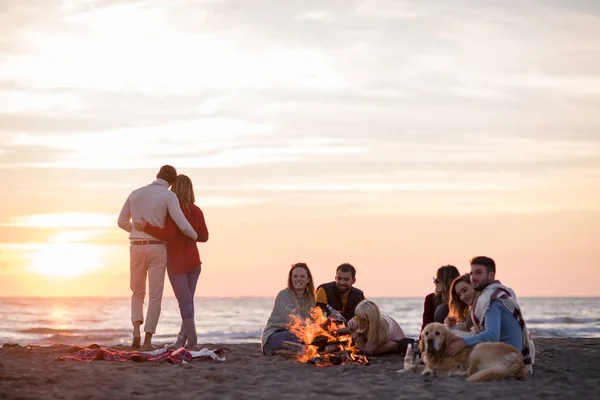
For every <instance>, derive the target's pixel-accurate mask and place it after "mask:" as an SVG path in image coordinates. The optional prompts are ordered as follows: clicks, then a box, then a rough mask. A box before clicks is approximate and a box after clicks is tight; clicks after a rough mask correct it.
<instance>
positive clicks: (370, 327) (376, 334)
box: [348, 300, 414, 355]
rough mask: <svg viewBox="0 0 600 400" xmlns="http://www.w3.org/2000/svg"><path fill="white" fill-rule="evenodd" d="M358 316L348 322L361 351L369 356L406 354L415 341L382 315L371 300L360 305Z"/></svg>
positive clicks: (357, 311) (388, 317) (357, 309)
mask: <svg viewBox="0 0 600 400" xmlns="http://www.w3.org/2000/svg"><path fill="white" fill-rule="evenodd" d="M355 314H356V316H355V317H354V318H352V319H351V320H350V321H348V328H350V330H351V331H352V332H353V335H352V336H353V337H354V340H356V342H357V343H358V347H359V349H360V350H361V351H362V352H363V353H365V354H367V355H381V354H385V353H405V352H406V347H407V345H408V344H409V343H413V342H414V340H412V339H409V338H407V337H406V335H405V334H404V331H402V328H401V327H400V325H398V323H397V322H396V321H394V319H392V318H391V317H390V316H388V315H385V314H382V313H381V311H379V307H378V306H377V304H375V303H374V302H373V301H371V300H363V301H361V302H360V303H358V306H356V310H355Z"/></svg>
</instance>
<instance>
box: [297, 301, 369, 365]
mask: <svg viewBox="0 0 600 400" xmlns="http://www.w3.org/2000/svg"><path fill="white" fill-rule="evenodd" d="M342 328H344V324H336V323H335V322H333V321H331V320H329V319H328V318H327V317H326V316H325V315H324V314H323V311H322V310H321V308H320V307H314V308H312V309H311V311H310V318H304V319H303V318H301V317H299V316H296V315H290V323H289V324H288V329H289V331H290V332H292V333H293V334H294V335H296V337H298V338H299V339H300V341H301V342H302V343H303V344H304V346H305V347H304V351H303V353H302V354H301V355H299V356H298V361H300V362H303V363H306V362H309V361H310V360H312V362H313V363H314V364H315V365H317V366H328V365H335V364H346V363H349V362H356V363H360V364H368V360H367V358H366V357H365V356H362V355H359V350H358V347H357V346H353V345H352V336H351V335H350V334H342V335H337V334H336V331H338V330H340V329H342ZM316 338H319V339H320V341H321V342H325V343H326V344H325V348H326V351H325V352H324V353H323V354H319V346H316V345H314V344H313V343H314V341H315V339H316ZM335 354H341V355H343V356H342V357H339V356H336V355H335ZM335 357H338V359H337V360H334V358H335Z"/></svg>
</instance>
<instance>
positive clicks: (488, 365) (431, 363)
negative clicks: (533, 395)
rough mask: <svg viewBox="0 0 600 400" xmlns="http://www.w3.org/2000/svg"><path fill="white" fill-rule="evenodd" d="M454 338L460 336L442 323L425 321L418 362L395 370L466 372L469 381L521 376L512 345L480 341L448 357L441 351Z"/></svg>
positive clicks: (444, 373) (522, 370)
mask: <svg viewBox="0 0 600 400" xmlns="http://www.w3.org/2000/svg"><path fill="white" fill-rule="evenodd" d="M456 340H460V338H459V337H458V336H456V335H454V334H453V333H452V332H450V330H448V328H446V326H445V325H444V324H440V323H438V322H432V323H430V324H428V325H427V326H426V327H425V329H423V332H422V333H421V341H420V342H419V351H421V355H422V361H421V362H419V363H417V364H414V365H412V366H410V367H408V368H405V369H402V370H400V371H398V372H402V373H404V372H411V371H412V372H421V373H422V374H423V375H429V374H434V375H437V376H451V375H466V376H467V381H469V382H483V381H487V380H490V379H503V378H510V377H514V378H518V379H523V378H525V375H526V370H525V364H523V357H522V355H521V353H519V351H518V350H517V349H515V348H514V347H513V346H511V345H508V344H506V343H500V342H486V343H480V344H478V345H476V346H475V347H473V348H470V347H465V348H464V349H463V350H461V351H460V352H459V353H458V354H456V355H455V356H452V357H450V356H448V355H446V354H445V351H446V347H447V346H448V345H449V344H450V343H452V342H454V341H456Z"/></svg>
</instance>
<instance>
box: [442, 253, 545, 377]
mask: <svg viewBox="0 0 600 400" xmlns="http://www.w3.org/2000/svg"><path fill="white" fill-rule="evenodd" d="M471 284H472V285H473V288H474V289H475V290H477V291H480V292H481V293H480V294H479V297H478V299H477V303H476V304H475V307H474V308H473V310H472V312H471V318H472V320H473V324H474V326H475V330H476V331H477V334H476V335H474V336H471V337H467V338H464V339H460V340H457V341H456V342H454V343H452V344H451V345H450V348H449V350H448V353H449V354H450V355H455V354H457V353H458V352H460V351H461V350H462V349H463V348H465V347H466V346H469V347H473V346H475V345H476V344H478V343H482V342H503V343H506V344H509V345H511V346H513V347H514V348H516V349H517V350H519V351H520V352H521V354H522V355H523V362H524V363H525V367H526V368H527V370H528V371H529V372H532V371H533V367H532V364H533V361H534V357H535V346H534V344H533V340H531V336H530V335H529V331H528V330H527V327H526V326H525V320H524V319H523V315H522V313H521V308H520V307H519V304H518V303H517V297H516V295H515V292H514V291H513V290H512V289H511V288H509V287H506V286H504V285H502V284H501V283H500V281H498V280H496V263H495V262H494V260H493V259H491V258H489V257H484V256H479V257H475V258H473V259H472V260H471Z"/></svg>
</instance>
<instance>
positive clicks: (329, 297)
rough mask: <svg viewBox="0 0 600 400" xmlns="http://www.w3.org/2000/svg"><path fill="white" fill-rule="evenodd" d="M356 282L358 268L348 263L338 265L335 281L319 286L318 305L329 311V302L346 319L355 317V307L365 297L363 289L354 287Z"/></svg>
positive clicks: (324, 310)
mask: <svg viewBox="0 0 600 400" xmlns="http://www.w3.org/2000/svg"><path fill="white" fill-rule="evenodd" d="M355 282H356V269H355V268H354V267H353V266H352V265H351V264H348V263H344V264H342V265H340V266H338V267H337V269H336V271H335V281H334V282H329V283H324V284H322V285H320V286H319V287H318V288H317V305H318V306H319V307H321V308H322V309H323V312H327V304H329V305H330V306H331V307H332V308H334V309H335V310H337V311H339V312H340V313H341V314H342V315H343V316H344V318H345V319H346V321H349V320H350V319H352V317H354V309H355V308H356V306H357V305H358V303H360V302H361V301H363V300H364V299H365V295H364V293H363V292H362V290H360V289H357V288H355V287H353V286H352V285H354V283H355Z"/></svg>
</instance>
